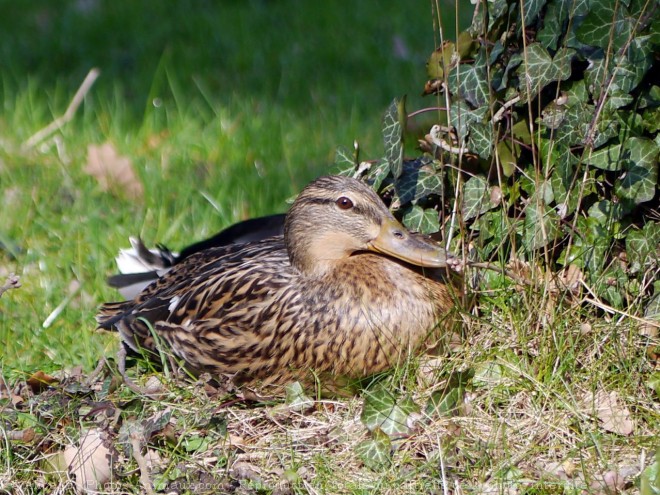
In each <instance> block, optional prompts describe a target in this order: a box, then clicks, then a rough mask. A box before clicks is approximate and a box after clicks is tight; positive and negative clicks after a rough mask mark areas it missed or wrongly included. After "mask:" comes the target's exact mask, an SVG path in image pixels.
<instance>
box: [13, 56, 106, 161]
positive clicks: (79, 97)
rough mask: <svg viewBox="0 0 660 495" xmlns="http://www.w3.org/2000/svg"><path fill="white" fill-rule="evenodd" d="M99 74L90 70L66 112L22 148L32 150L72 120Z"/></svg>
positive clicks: (95, 69)
mask: <svg viewBox="0 0 660 495" xmlns="http://www.w3.org/2000/svg"><path fill="white" fill-rule="evenodd" d="M100 74H101V71H100V70H99V69H97V68H93V69H91V70H90V71H89V72H88V73H87V76H86V77H85V79H84V80H83V82H82V84H81V85H80V87H79V88H78V91H76V94H75V95H73V99H72V100H71V103H69V106H68V107H67V109H66V111H65V112H64V113H63V114H62V116H61V117H58V118H56V119H55V120H53V121H52V122H51V123H50V124H48V125H47V126H46V127H44V128H43V129H40V130H38V131H37V132H35V133H34V134H33V135H32V136H30V137H29V138H28V140H27V141H25V143H23V147H24V148H26V149H30V148H34V147H35V146H36V145H37V144H39V143H40V142H42V141H43V140H44V139H46V138H47V137H48V136H50V135H51V134H53V133H54V132H55V131H57V130H58V129H61V128H62V126H64V124H66V123H68V122H69V121H70V120H71V119H73V116H74V115H75V113H76V110H78V107H79V106H80V104H81V103H82V101H83V99H84V98H85V96H86V95H87V93H88V92H89V90H90V88H91V87H92V85H93V84H94V82H95V81H96V79H97V78H98V77H99V75H100Z"/></svg>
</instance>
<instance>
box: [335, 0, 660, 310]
mask: <svg viewBox="0 0 660 495" xmlns="http://www.w3.org/2000/svg"><path fill="white" fill-rule="evenodd" d="M659 33H660V7H659V5H658V3H657V2H648V1H644V0H627V1H614V0H577V1H576V0H526V1H523V2H517V1H511V0H489V1H487V2H486V1H480V2H478V3H477V5H476V7H475V12H474V16H473V21H472V24H471V26H470V27H469V29H467V31H465V32H463V33H461V34H460V35H459V36H458V37H457V39H456V41H445V42H444V43H442V45H441V46H440V47H439V48H438V49H436V50H435V51H434V52H433V53H432V54H431V55H430V57H429V59H428V63H427V71H428V76H429V80H428V82H427V83H426V85H425V87H424V93H425V94H427V95H431V96H435V98H436V101H437V105H434V106H433V107H432V108H429V109H428V110H429V111H433V112H436V113H435V115H437V122H436V125H433V126H432V128H431V129H430V130H429V131H428V133H427V134H425V135H424V136H423V138H421V139H419V141H418V143H419V150H420V151H419V154H418V156H416V157H413V158H404V149H405V144H406V143H405V142H404V140H405V139H410V136H409V135H407V134H406V132H405V129H406V123H407V120H408V117H407V113H406V109H405V100H404V99H402V100H398V101H394V102H393V103H392V104H391V105H390V107H389V108H388V110H387V112H386V114H385V118H384V122H383V138H384V153H383V156H382V158H380V159H376V160H371V161H361V160H360V159H359V153H358V152H359V149H358V147H357V145H356V147H355V149H354V150H353V151H351V152H349V151H347V150H345V149H339V150H338V152H337V164H338V165H339V168H340V170H341V173H344V174H351V175H353V176H357V177H363V178H365V179H366V180H367V181H368V182H369V183H370V184H372V186H373V187H374V189H376V190H377V191H378V192H379V193H380V194H381V195H382V196H383V197H384V198H385V199H386V200H387V201H389V204H390V206H391V208H392V209H393V211H394V212H395V213H396V214H397V215H398V216H399V217H400V218H401V219H402V221H403V223H404V224H405V225H406V226H407V227H409V228H410V229H412V230H415V231H419V232H423V233H425V234H432V235H437V236H438V237H439V238H441V239H442V240H443V241H444V242H446V243H447V244H448V246H449V247H450V248H451V249H453V250H454V251H455V252H463V253H469V256H470V257H472V258H473V260H474V261H480V262H483V261H504V262H506V261H509V260H511V259H518V260H522V261H525V262H529V263H536V264H543V265H544V266H545V268H546V269H549V270H553V271H555V272H557V273H559V272H561V270H564V271H567V270H568V269H569V268H570V269H571V270H572V273H576V272H578V273H579V274H580V279H581V280H582V281H583V282H584V283H585V284H586V285H588V287H589V289H590V290H591V291H592V293H593V294H595V295H596V296H597V297H598V298H600V300H601V301H602V302H603V303H604V304H607V305H611V306H614V307H617V308H623V307H624V306H629V305H630V304H631V302H633V301H635V302H642V303H643V306H644V309H645V312H646V314H647V317H649V315H650V316H651V317H654V318H658V317H659V316H658V315H657V314H656V313H655V309H654V308H657V307H658V306H659V304H660V294H659V293H658V290H657V287H656V288H655V289H654V284H653V282H654V281H655V280H657V278H658V277H657V273H658V271H659V270H660V263H659V258H660V254H659V253H660V247H659V246H660V213H659V212H658V205H659V200H658V155H659V152H660V137H659V135H658V129H659V128H660V85H659V83H658V80H657V73H658V70H660V67H658V57H657V52H658V45H660V34H659ZM438 109H439V110H438ZM420 113H422V111H417V112H415V115H418V114H420ZM468 246H469V249H467V247H468ZM493 280H494V278H493V277H483V278H482V282H481V283H482V284H487V283H489V281H491V282H492V281H493ZM655 285H656V286H657V285H658V284H655ZM651 313H653V314H651Z"/></svg>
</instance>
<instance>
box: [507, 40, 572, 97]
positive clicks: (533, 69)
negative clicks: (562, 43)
mask: <svg viewBox="0 0 660 495" xmlns="http://www.w3.org/2000/svg"><path fill="white" fill-rule="evenodd" d="M574 54H575V50H573V49H570V48H569V49H566V50H560V51H559V52H557V54H556V55H555V56H554V58H552V57H550V55H549V54H548V51H547V50H546V49H545V48H543V46H542V45H541V44H540V43H532V44H531V45H529V46H528V47H527V54H526V57H523V60H522V64H521V65H520V67H518V69H517V70H516V73H517V74H518V77H519V80H520V83H519V85H518V89H519V90H520V94H521V99H522V100H523V102H526V101H528V100H530V99H533V98H534V97H536V95H537V94H538V93H539V92H540V91H541V90H542V89H543V88H544V87H545V86H546V85H547V84H549V83H551V82H553V81H564V80H565V79H568V78H569V77H570V75H571V60H572V58H573V55H574ZM512 58H513V57H512Z"/></svg>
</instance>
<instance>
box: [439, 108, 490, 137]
mask: <svg viewBox="0 0 660 495" xmlns="http://www.w3.org/2000/svg"><path fill="white" fill-rule="evenodd" d="M487 110H488V108H487V107H485V106H484V107H482V108H479V109H477V110H471V109H470V107H469V106H468V105H467V103H465V102H464V101H463V100H457V101H455V102H454V103H452V104H451V106H450V107H449V112H447V118H448V119H449V124H450V125H452V126H454V129H456V134H457V135H458V138H459V140H461V139H464V140H465V139H467V137H468V134H469V133H470V129H472V126H473V125H474V124H475V123H477V122H481V121H482V120H483V117H484V115H485V113H486V111H487Z"/></svg>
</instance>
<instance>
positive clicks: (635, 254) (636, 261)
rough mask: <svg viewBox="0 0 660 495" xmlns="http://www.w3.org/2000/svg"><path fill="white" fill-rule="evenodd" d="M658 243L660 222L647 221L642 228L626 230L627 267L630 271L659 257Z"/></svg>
mask: <svg viewBox="0 0 660 495" xmlns="http://www.w3.org/2000/svg"><path fill="white" fill-rule="evenodd" d="M658 244H660V223H657V222H647V223H646V225H644V228H643V229H641V230H639V229H634V230H631V231H630V232H628V235H627V236H626V254H627V255H628V269H629V270H630V272H631V273H637V272H639V271H640V270H642V269H644V268H645V267H646V266H647V265H648V264H650V263H653V262H654V261H655V260H657V259H658V258H660V253H659V252H658ZM656 262H657V261H656Z"/></svg>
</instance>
